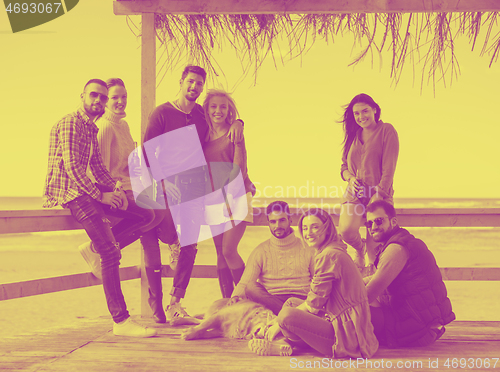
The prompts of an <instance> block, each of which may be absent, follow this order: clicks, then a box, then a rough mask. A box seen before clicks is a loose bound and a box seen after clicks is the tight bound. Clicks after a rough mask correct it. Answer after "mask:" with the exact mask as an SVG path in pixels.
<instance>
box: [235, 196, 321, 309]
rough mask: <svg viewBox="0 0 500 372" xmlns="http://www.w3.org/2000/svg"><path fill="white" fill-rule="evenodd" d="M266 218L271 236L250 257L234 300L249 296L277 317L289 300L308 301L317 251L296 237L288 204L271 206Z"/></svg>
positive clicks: (280, 202)
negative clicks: (291, 298) (295, 298)
mask: <svg viewBox="0 0 500 372" xmlns="http://www.w3.org/2000/svg"><path fill="white" fill-rule="evenodd" d="M266 215H267V220H268V221H269V229H270V230H271V234H272V236H271V238H270V239H268V240H266V241H265V242H263V243H261V244H259V245H258V246H257V248H255V249H254V250H253V252H252V253H251V254H250V257H249V258H248V261H247V264H246V267H245V271H244V272H243V276H242V277H241V280H240V282H239V283H238V285H237V286H236V288H235V289H234V292H233V298H234V297H245V296H246V297H247V298H248V299H250V300H252V301H255V302H258V303H260V304H262V305H264V306H266V307H267V308H268V309H270V310H272V311H273V313H274V314H276V315H278V313H279V312H280V310H281V307H282V306H283V304H284V303H285V301H286V300H287V299H288V298H290V297H298V298H301V299H303V300H305V299H306V297H307V293H308V292H309V287H310V281H311V277H312V273H313V269H314V261H313V257H314V250H313V249H312V248H309V247H307V246H306V245H304V244H303V242H302V240H301V239H299V238H297V237H296V236H295V234H294V232H293V229H292V227H291V223H292V219H291V217H290V208H289V207H288V204H287V203H285V202H283V201H275V202H272V203H271V204H269V205H268V207H267V209H266Z"/></svg>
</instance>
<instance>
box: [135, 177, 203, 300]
mask: <svg viewBox="0 0 500 372" xmlns="http://www.w3.org/2000/svg"><path fill="white" fill-rule="evenodd" d="M176 186H177V187H178V188H179V190H180V192H181V203H185V202H187V201H191V203H189V204H186V205H185V206H183V208H182V209H181V211H180V216H179V218H177V220H178V221H180V226H181V234H183V235H185V236H190V237H198V236H199V234H200V228H201V225H202V222H203V220H202V217H203V216H204V205H203V198H201V197H202V196H203V195H205V187H206V179H204V177H203V176H198V177H192V178H189V177H186V178H182V177H179V179H178V180H177V182H176ZM198 198H201V199H200V200H197V199H198ZM156 201H157V202H158V203H159V204H161V205H165V206H166V205H173V201H172V200H171V199H170V198H169V197H167V202H165V195H164V193H163V189H162V187H161V183H158V188H157V193H156ZM193 201H196V202H193ZM158 239H160V240H161V241H162V242H163V243H165V244H173V243H175V242H176V240H177V239H179V241H180V242H181V250H180V254H179V261H178V262H177V267H176V269H175V271H174V280H173V285H172V290H171V291H170V295H171V296H175V297H180V298H183V297H184V296H185V295H186V289H187V286H188V285H189V281H190V279H191V273H192V271H193V266H194V261H195V258H196V253H197V251H198V250H197V248H196V247H197V244H196V243H193V244H187V245H184V246H182V237H181V238H179V237H178V235H177V229H176V226H175V223H174V218H173V217H172V215H171V210H170V208H167V213H166V216H165V218H164V219H163V220H162V221H161V222H160V224H159V225H158V228H157V229H152V230H150V231H148V232H146V233H144V235H143V236H142V238H141V242H142V243H143V245H144V244H147V245H152V244H154V242H158Z"/></svg>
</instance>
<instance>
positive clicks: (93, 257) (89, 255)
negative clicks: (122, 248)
mask: <svg viewBox="0 0 500 372" xmlns="http://www.w3.org/2000/svg"><path fill="white" fill-rule="evenodd" d="M93 248H94V244H93V243H92V242H87V243H83V244H82V245H80V246H79V247H78V250H79V251H80V253H81V254H82V256H83V258H84V259H85V261H87V264H88V265H89V266H90V271H91V272H92V274H94V276H95V277H96V278H97V279H101V280H102V271H101V255H100V254H99V253H96V252H94V250H93Z"/></svg>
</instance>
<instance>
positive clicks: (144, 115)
mask: <svg viewBox="0 0 500 372" xmlns="http://www.w3.org/2000/svg"><path fill="white" fill-rule="evenodd" d="M155 104H156V32H155V18H154V14H151V13H149V14H143V15H142V34H141V140H142V138H144V134H145V132H146V128H147V126H148V121H149V115H150V114H151V112H152V111H153V110H154V108H155Z"/></svg>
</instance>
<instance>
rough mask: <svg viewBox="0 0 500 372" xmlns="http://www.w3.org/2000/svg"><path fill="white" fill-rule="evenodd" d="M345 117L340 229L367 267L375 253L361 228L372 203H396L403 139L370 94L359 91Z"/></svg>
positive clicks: (361, 265) (345, 239)
mask: <svg viewBox="0 0 500 372" xmlns="http://www.w3.org/2000/svg"><path fill="white" fill-rule="evenodd" d="M342 121H343V123H344V132H345V137H344V149H343V155H342V167H341V170H340V175H341V177H342V179H343V180H344V181H347V182H348V185H347V188H346V192H345V194H344V200H343V203H342V210H341V212H340V221H339V233H340V235H341V236H342V239H343V240H344V242H346V243H347V244H349V245H350V246H351V247H353V248H354V249H355V252H356V254H355V262H356V265H357V266H358V267H359V268H360V269H363V268H364V267H365V261H364V260H365V254H366V253H368V258H369V259H370V263H373V259H374V257H375V255H374V253H373V249H372V245H373V244H371V243H372V240H371V238H370V236H369V234H367V241H366V242H365V241H364V240H363V239H361V235H360V234H359V228H360V227H361V223H362V221H363V218H364V215H365V207H366V206H367V205H368V204H371V203H373V202H374V201H377V200H382V199H383V200H386V201H388V202H389V203H391V204H392V203H393V201H392V200H393V199H392V197H393V194H394V189H393V187H392V184H393V179H394V172H395V171H396V163H397V161H398V153H399V140H398V133H397V132H396V130H395V129H394V127H393V126H392V125H391V124H389V123H384V122H383V121H382V120H380V106H379V105H378V104H377V103H375V101H374V100H373V99H372V98H371V97H370V96H369V95H367V94H359V95H357V96H356V97H354V98H353V99H352V100H351V102H350V103H349V105H348V106H347V107H346V109H345V112H344V117H343V120H342ZM367 251H368V252H367Z"/></svg>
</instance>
